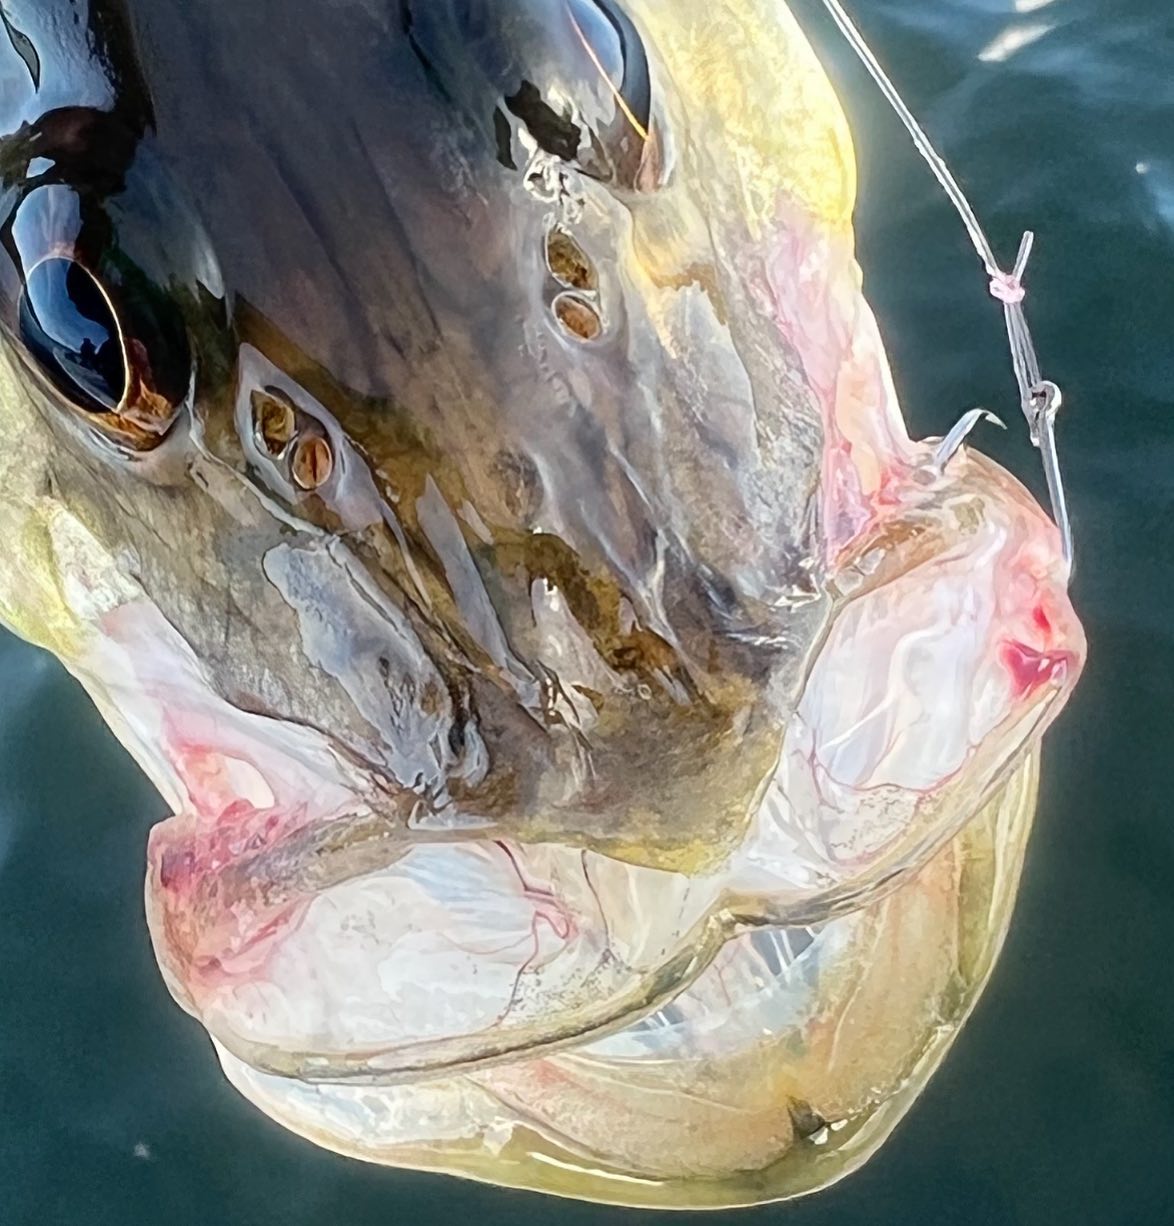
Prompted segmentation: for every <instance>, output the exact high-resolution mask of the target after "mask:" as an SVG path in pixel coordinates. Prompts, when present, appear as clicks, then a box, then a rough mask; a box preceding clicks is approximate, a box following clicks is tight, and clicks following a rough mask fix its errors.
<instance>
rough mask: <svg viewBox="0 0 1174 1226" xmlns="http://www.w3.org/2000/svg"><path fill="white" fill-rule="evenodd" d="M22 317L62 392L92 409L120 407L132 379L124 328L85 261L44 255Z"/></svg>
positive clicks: (25, 332)
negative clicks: (45, 257)
mask: <svg viewBox="0 0 1174 1226" xmlns="http://www.w3.org/2000/svg"><path fill="white" fill-rule="evenodd" d="M19 320H20V334H21V339H22V340H23V341H24V343H25V345H26V346H27V347H28V350H29V352H30V353H31V354H32V355H33V356H34V357H35V358H36V360H37V362H38V364H39V365H40V367H41V369H42V371H43V372H44V373H45V375H46V376H47V377H48V379H49V381H50V382H51V383H52V384H53V385H54V386H55V387H56V388H57V390H58V391H59V392H61V393H62V395H64V396H67V397H69V398H70V400H72V401H73V402H74V403H75V404H76V405H77V406H78V407H79V408H81V409H84V410H85V411H87V412H90V413H113V412H116V411H117V410H118V407H119V405H120V404H121V403H122V400H123V398H124V396H125V395H126V390H127V382H128V377H127V362H126V354H125V350H124V347H123V341H122V334H121V329H120V328H119V326H118V320H117V319H116V318H115V315H114V308H113V307H112V306H111V304H110V301H109V299H108V298H107V297H106V295H105V293H104V292H103V291H102V288H101V286H100V285H99V284H98V282H97V281H96V280H95V279H94V277H93V276H92V275H91V274H90V273H89V272H88V271H87V270H86V269H85V268H84V267H83V266H82V265H81V264H79V263H77V262H76V261H75V260H70V259H66V258H64V257H59V256H53V257H50V258H49V259H46V260H42V262H41V263H40V264H38V265H37V266H36V267H35V268H34V269H33V270H32V271H31V272H30V273H29V275H28V279H27V281H26V282H25V286H24V291H23V293H22V294H21V299H20V314H19Z"/></svg>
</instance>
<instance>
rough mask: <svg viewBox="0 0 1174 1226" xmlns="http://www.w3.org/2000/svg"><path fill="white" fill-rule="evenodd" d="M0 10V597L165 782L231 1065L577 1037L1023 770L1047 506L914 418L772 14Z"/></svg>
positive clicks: (200, 1003) (639, 8) (312, 1067)
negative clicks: (442, 991) (914, 432)
mask: <svg viewBox="0 0 1174 1226" xmlns="http://www.w3.org/2000/svg"><path fill="white" fill-rule="evenodd" d="M0 15H2V16H3V25H4V29H3V31H0V35H6V37H0V83H2V85H3V88H2V89H0V133H2V135H0V247H2V248H3V251H2V252H0V430H3V433H4V436H5V438H6V439H7V441H8V446H7V447H5V448H3V449H0V522H3V523H4V525H5V529H6V532H7V534H8V539H9V542H10V547H9V548H8V550H6V552H5V556H4V557H3V559H0V615H2V616H3V619H4V620H5V621H6V622H7V623H8V624H9V625H11V626H12V627H14V628H15V629H16V630H17V631H18V632H19V633H21V634H22V635H24V636H25V637H26V638H29V639H31V640H33V641H35V642H38V643H40V644H42V645H44V646H46V647H48V648H49V649H50V650H51V651H53V652H54V653H55V654H56V655H57V656H58V657H59V658H60V659H61V660H62V661H63V662H64V663H65V664H66V665H67V667H69V668H70V669H71V670H72V671H73V672H74V673H75V674H76V675H77V676H78V677H79V678H80V679H81V681H82V682H83V684H84V685H85V686H86V688H87V689H88V690H89V692H90V693H91V694H92V695H93V697H94V698H95V701H96V702H97V703H98V705H99V707H100V708H101V710H102V712H103V714H104V716H105V717H106V719H107V720H108V721H109V722H110V724H111V725H112V727H113V728H114V729H115V731H116V732H117V734H118V735H119V737H120V739H122V740H123V742H124V743H125V744H126V745H127V746H128V748H129V749H130V750H131V751H132V753H134V755H135V756H136V758H137V759H138V760H139V761H140V762H141V763H142V765H143V766H144V768H145V769H146V770H147V771H148V773H150V775H151V777H152V778H153V779H154V781H155V782H156V783H157V784H158V786H159V788H160V790H161V791H162V792H163V794H164V795H165V797H166V798H167V800H168V801H169V803H170V804H171V806H172V808H173V809H174V812H175V816H174V817H173V818H171V819H169V820H168V821H167V822H164V823H162V824H161V825H159V826H158V827H156V828H155V829H154V830H153V831H152V834H151V841H150V853H149V859H150V868H149V878H148V904H149V913H150V919H151V924H152V932H153V936H154V939H155V944H156V949H157V952H158V954H159V958H160V962H161V965H162V967H163V970H164V973H165V975H166V976H167V979H168V983H169V985H170V987H171V988H172V990H173V992H174V993H175V995H176V996H177V998H178V999H179V1000H180V1001H181V1003H183V1004H184V1006H185V1007H187V1008H188V1009H190V1010H191V1011H192V1012H193V1013H195V1014H197V1015H198V1016H199V1017H200V1018H201V1020H202V1021H203V1022H204V1023H205V1024H206V1025H207V1026H208V1028H209V1029H210V1030H211V1031H212V1032H213V1034H214V1035H215V1036H216V1038H217V1040H218V1042H220V1043H221V1044H222V1046H223V1048H224V1050H225V1051H226V1052H227V1053H229V1055H230V1058H231V1059H232V1060H237V1061H241V1062H243V1063H244V1065H246V1066H247V1067H248V1068H251V1069H253V1070H256V1071H257V1072H258V1073H259V1074H260V1075H263V1076H265V1077H269V1076H272V1077H276V1078H278V1079H283V1078H285V1079H289V1078H294V1079H303V1080H304V1081H305V1082H306V1083H307V1084H342V1083H347V1084H351V1083H352V1082H355V1081H362V1082H363V1083H364V1084H366V1083H368V1082H369V1083H378V1084H384V1083H386V1084H388V1085H391V1084H397V1085H398V1084H400V1083H404V1082H406V1081H408V1080H410V1079H412V1078H414V1077H417V1076H421V1075H425V1074H426V1075H428V1076H432V1075H434V1074H436V1073H437V1072H438V1071H453V1070H458V1071H459V1070H467V1069H474V1068H480V1067H482V1066H485V1067H489V1066H496V1065H498V1064H501V1063H503V1062H506V1063H508V1062H509V1061H510V1060H513V1059H516V1058H518V1056H519V1053H527V1052H534V1051H538V1050H546V1049H551V1050H553V1049H555V1048H558V1047H560V1046H566V1045H568V1044H572V1043H574V1042H576V1041H578V1040H579V1039H582V1038H583V1037H584V1036H588V1035H605V1034H608V1033H616V1032H619V1031H621V1030H622V1028H623V1027H624V1026H625V1025H627V1024H629V1023H631V1022H632V1021H633V1019H636V1018H639V1017H640V1016H642V1015H648V1014H649V1013H650V1011H652V1010H654V1009H656V1008H657V1007H659V1006H660V1005H662V1004H664V1003H665V1002H666V1001H667V1000H669V999H670V998H671V997H672V996H673V994H674V993H677V992H679V991H681V990H682V989H683V988H685V987H686V986H687V985H688V984H690V983H692V982H694V981H695V980H696V979H697V977H698V976H699V975H701V974H702V972H703V971H704V970H705V968H706V967H707V966H708V965H710V964H712V962H713V959H714V958H715V957H716V956H717V954H718V951H720V950H721V949H722V948H723V947H724V946H725V945H726V944H727V943H728V942H729V940H730V938H731V937H733V936H734V935H735V934H737V933H739V932H742V931H744V930H745V929H746V928H748V927H770V926H773V925H807V924H818V923H823V922H826V921H830V920H831V919H832V918H834V917H837V916H841V915H844V914H846V913H848V912H853V913H855V912H858V911H859V910H860V909H861V908H862V907H865V906H868V905H871V904H872V903H874V902H875V901H876V900H877V899H879V898H881V896H882V895H884V894H885V893H886V891H892V890H894V889H896V888H897V887H898V886H899V885H901V884H902V883H903V882H906V881H909V880H912V879H914V878H913V877H911V874H912V875H915V874H916V873H918V872H920V871H921V870H922V869H924V868H925V866H926V865H927V864H929V863H930V861H931V859H932V858H933V857H934V856H935V855H937V854H940V853H942V849H943V848H944V847H946V846H947V844H949V843H950V841H951V840H952V839H955V838H957V837H959V832H960V831H961V830H962V829H963V827H964V826H965V825H966V824H967V822H969V821H970V820H971V819H973V818H974V817H975V815H976V814H978V813H980V812H981V811H982V810H983V808H984V806H986V805H988V804H991V803H993V802H995V801H996V800H997V798H998V797H999V796H1000V795H1001V794H1002V792H1003V790H1004V789H1006V788H1007V787H1008V786H1010V781H1012V780H1013V779H1016V778H1021V777H1022V771H1023V768H1024V763H1025V762H1026V760H1027V758H1028V756H1029V755H1030V753H1031V751H1032V750H1033V748H1034V747H1035V746H1036V744H1037V743H1038V740H1039V738H1040V736H1041V735H1042V732H1043V730H1044V728H1045V727H1046V726H1047V724H1048V723H1049V722H1050V721H1051V720H1052V719H1053V718H1054V716H1055V715H1056V713H1057V712H1058V711H1059V709H1060V707H1061V706H1062V704H1063V702H1064V700H1065V698H1066V697H1067V695H1068V693H1069V692H1070V691H1071V688H1072V686H1073V685H1074V683H1075V680H1076V677H1077V675H1078V673H1079V670H1080V666H1081V663H1082V661H1083V655H1084V643H1083V638H1082V634H1081V631H1080V627H1079V623H1078V621H1077V619H1076V616H1075V614H1074V612H1073V610H1072V607H1071V604H1070V602H1069V600H1068V596H1067V592H1066V583H1067V577H1068V576H1067V564H1066V562H1065V561H1064V558H1063V556H1062V551H1061V549H1060V542H1059V537H1058V534H1057V532H1056V530H1055V528H1054V526H1053V525H1052V524H1051V523H1050V522H1049V521H1048V519H1047V517H1046V516H1045V515H1044V513H1043V512H1042V510H1041V509H1040V508H1039V506H1038V505H1037V504H1036V502H1035V501H1034V499H1033V498H1032V497H1031V496H1030V494H1029V493H1028V492H1027V491H1026V490H1025V489H1024V488H1023V487H1022V486H1021V485H1019V484H1018V483H1017V482H1016V481H1015V480H1014V479H1013V478H1011V477H1010V476H1009V475H1008V474H1006V473H1005V472H1004V471H1003V470H1002V469H1000V468H998V467H997V466H996V465H994V464H992V463H990V462H989V461H986V460H985V459H983V458H982V457H981V456H979V455H978V454H977V453H974V452H970V451H968V450H963V451H961V452H959V453H958V454H957V455H956V456H954V457H953V458H951V459H950V460H949V462H943V461H942V460H941V459H940V457H939V456H938V454H937V451H936V449H935V447H934V446H933V445H931V444H927V443H923V442H914V441H912V440H910V438H909V437H908V434H907V432H906V430H905V427H904V424H903V421H902V418H901V414H900V410H899V407H898V404H897V398H896V393H895V389H894V385H893V381H892V378H891V376H890V373H889V370H888V366H887V362H886V359H885V355H884V349H883V345H882V343H881V339H880V334H879V331H878V329H877V326H876V323H875V320H874V319H873V317H872V315H871V313H870V312H869V310H868V307H867V305H866V303H865V301H864V298H863V296H862V293H861V277H860V272H859V268H858V266H857V264H856V260H855V254H854V248H853V237H852V226H851V214H852V209H853V206H854V200H855V171H854V161H853V154H852V146H851V140H850V136H849V132H848V127H847V123H846V120H845V117H844V114H843V112H842V110H841V108H840V106H839V103H838V102H837V100H836V97H835V94H834V92H833V90H832V88H831V85H830V84H829V82H828V80H827V78H826V76H825V74H824V72H823V70H822V68H821V67H820V64H819V62H818V60H817V59H816V57H815V55H814V53H813V52H812V50H811V48H810V46H809V45H808V43H807V41H806V40H805V38H804V36H803V34H802V32H801V31H800V29H799V27H798V25H797V23H796V22H795V20H794V18H793V16H792V15H791V13H790V12H789V10H788V9H787V7H786V6H785V5H784V4H782V3H779V2H777V0H717V2H713V0H708V2H706V3H702V2H701V0H678V2H677V3H675V4H673V5H671V6H666V5H663V4H658V3H656V2H655V0H428V2H427V3H424V2H423V0H399V2H398V3H393V2H391V0H349V2H348V3H345V4H336V5H330V6H323V5H320V4H312V3H309V2H308V0H307V2H304V3H303V2H302V0H298V2H297V3H290V0H283V2H282V3H278V2H277V0H258V2H256V3H251V4H248V5H193V4H189V3H184V2H181V0H174V2H166V3H159V2H153V3H151V4H145V3H144V4H137V3H121V2H114V0H88V3H70V4H65V3H64V0H62V3H57V0H49V2H48V3H46V2H45V0H40V2H39V3H36V4H33V3H21V2H18V0H11V2H8V3H5V4H4V5H3V7H2V9H0ZM67 18H68V19H67ZM945 879H948V880H949V881H950V882H955V883H956V881H957V877H956V875H954V874H953V870H951V873H949V874H946V878H945ZM923 880H924V879H923ZM951 888H953V887H952V886H951ZM947 893H948V891H947ZM948 902H949V899H945V901H944V903H943V905H945V904H946V903H948ZM1001 914H1002V913H1001ZM1001 922H1002V920H1001V918H999V919H998V923H996V921H995V920H994V919H992V920H991V924H992V925H994V926H993V927H992V928H991V929H990V933H992V934H993V933H995V929H996V928H998V925H999V924H1001ZM865 927H867V924H866V925H865ZM853 931H855V929H853ZM984 931H985V930H984ZM998 932H999V933H1001V928H998ZM993 939H994V937H993V936H992V940H993ZM845 940H846V938H845ZM996 943H997V942H996ZM757 956H758V955H757V954H756V955H755V957H757ZM849 961H850V962H851V964H852V965H853V966H856V965H857V963H858V961H859V959H855V960H853V959H849ZM935 965H936V970H935V974H938V973H939V972H940V971H941V965H940V962H939V963H937V964H935ZM756 973H757V972H756ZM780 973H781V972H780ZM438 982H444V983H447V984H449V985H451V986H450V990H449V992H448V994H447V996H446V999H445V1002H444V1004H443V1006H440V1005H438V1004H437V1002H436V1000H435V999H434V994H433V989H434V985H435V984H436V983H438ZM360 985H361V986H360ZM911 990H913V991H916V985H914V987H913V989H911ZM919 999H920V998H919ZM913 1012H914V1013H916V1010H914V1011H913ZM925 1075H928V1073H926V1074H925ZM259 1093H260V1091H258V1094H259ZM265 1093H266V1094H269V1093H270V1090H269V1089H268V1088H267V1089H266V1090H265ZM275 1113H276V1114H279V1115H281V1112H278V1111H275Z"/></svg>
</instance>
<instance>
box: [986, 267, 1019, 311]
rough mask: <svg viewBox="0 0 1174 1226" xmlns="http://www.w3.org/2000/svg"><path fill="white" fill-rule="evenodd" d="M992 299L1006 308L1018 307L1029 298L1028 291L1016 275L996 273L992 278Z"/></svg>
mask: <svg viewBox="0 0 1174 1226" xmlns="http://www.w3.org/2000/svg"><path fill="white" fill-rule="evenodd" d="M991 297H992V298H997V299H998V300H999V301H1000V302H1001V303H1003V304H1004V306H1016V305H1018V304H1019V303H1020V302H1022V301H1023V300H1024V298H1026V297H1027V290H1026V289H1024V288H1023V282H1022V281H1020V280H1019V278H1018V277H1017V276H1015V274H1014V273H1009V272H996V273H995V274H994V275H993V276H992V277H991Z"/></svg>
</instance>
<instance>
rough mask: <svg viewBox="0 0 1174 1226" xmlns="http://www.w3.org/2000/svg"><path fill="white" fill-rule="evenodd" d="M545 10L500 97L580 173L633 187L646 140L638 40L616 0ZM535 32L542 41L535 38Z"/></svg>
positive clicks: (645, 87)
mask: <svg viewBox="0 0 1174 1226" xmlns="http://www.w3.org/2000/svg"><path fill="white" fill-rule="evenodd" d="M562 8H563V17H562V19H561V20H560V19H554V20H551V19H550V18H549V17H546V18H544V21H543V23H542V27H541V30H542V33H541V35H540V36H537V35H532V36H531V38H530V39H528V40H523V41H524V42H527V41H528V42H529V43H530V53H529V54H528V55H523V56H521V57H520V60H519V63H529V65H530V67H529V69H528V70H526V71H525V72H524V73H523V76H522V80H521V83H520V84H519V85H517V88H516V89H515V90H514V91H513V92H510V93H508V94H507V95H506V96H505V99H504V101H505V105H506V107H507V108H508V109H509V111H510V112H511V113H512V114H513V115H514V116H515V117H516V118H517V119H519V120H521V122H522V123H523V124H525V126H526V128H527V130H528V131H529V133H530V136H531V138H532V139H533V140H534V142H535V143H536V144H537V145H538V146H539V148H541V149H542V150H544V151H545V152H546V153H549V154H552V155H553V156H555V157H558V158H561V159H562V160H564V161H568V162H572V163H575V164H577V165H578V166H579V168H580V169H581V170H582V171H583V173H584V174H587V175H589V176H591V177H592V178H595V179H599V180H602V181H603V182H608V183H614V184H615V185H617V186H620V187H629V188H630V187H634V186H636V185H637V183H638V181H639V180H640V178H641V174H640V171H641V167H642V166H643V165H644V163H645V160H646V154H647V153H648V150H649V145H650V142H651V140H652V132H651V125H652V89H651V76H650V72H649V67H648V57H647V54H646V52H645V48H644V42H643V40H642V39H641V37H640V34H639V32H638V31H637V29H636V27H635V26H634V25H633V24H632V22H631V19H630V18H629V17H628V16H627V15H626V14H625V13H624V11H623V9H622V8H621V7H620V5H619V3H618V2H617V0H563V3H562ZM539 37H540V38H541V41H542V42H543V43H545V44H546V46H544V47H540V46H539V41H538V40H539Z"/></svg>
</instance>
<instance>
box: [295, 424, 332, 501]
mask: <svg viewBox="0 0 1174 1226" xmlns="http://www.w3.org/2000/svg"><path fill="white" fill-rule="evenodd" d="M333 471H334V453H333V452H332V451H331V449H330V443H329V442H327V440H326V439H325V438H324V437H323V436H322V435H321V434H310V435H307V436H306V437H304V438H300V439H299V440H298V442H297V444H296V446H295V447H294V454H293V461H292V462H291V464H290V472H291V473H292V474H293V479H294V481H296V482H297V484H298V486H299V488H301V489H303V490H316V489H318V488H319V487H321V486H323V485H325V484H326V482H327V481H329V480H330V474H331V473H332V472H333Z"/></svg>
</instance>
